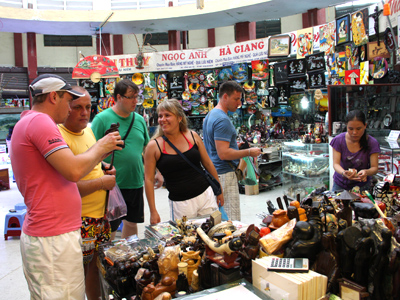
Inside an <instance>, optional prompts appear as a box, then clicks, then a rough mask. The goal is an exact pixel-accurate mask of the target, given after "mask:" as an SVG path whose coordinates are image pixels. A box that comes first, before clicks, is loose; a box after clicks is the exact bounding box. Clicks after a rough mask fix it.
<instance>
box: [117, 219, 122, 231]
mask: <svg viewBox="0 0 400 300" xmlns="http://www.w3.org/2000/svg"><path fill="white" fill-rule="evenodd" d="M122 227H124V222H122V221H121V224H119V227H118V229H117V231H122Z"/></svg>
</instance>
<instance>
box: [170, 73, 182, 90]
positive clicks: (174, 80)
mask: <svg viewBox="0 0 400 300" xmlns="http://www.w3.org/2000/svg"><path fill="white" fill-rule="evenodd" d="M168 80H169V88H170V89H182V88H183V74H182V72H171V73H169V74H168Z"/></svg>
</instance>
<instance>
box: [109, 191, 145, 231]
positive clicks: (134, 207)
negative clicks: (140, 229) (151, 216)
mask: <svg viewBox="0 0 400 300" xmlns="http://www.w3.org/2000/svg"><path fill="white" fill-rule="evenodd" d="M121 194H122V196H123V197H124V200H125V203H126V207H127V208H128V213H127V215H126V216H125V217H122V218H120V219H117V220H114V221H111V222H110V224H111V231H112V232H114V231H117V229H118V227H119V225H120V224H121V221H122V220H127V221H129V222H132V223H143V222H144V200H143V187H141V188H138V189H121Z"/></svg>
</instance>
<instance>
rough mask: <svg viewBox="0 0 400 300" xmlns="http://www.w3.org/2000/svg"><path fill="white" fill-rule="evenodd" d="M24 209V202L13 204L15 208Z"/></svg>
mask: <svg viewBox="0 0 400 300" xmlns="http://www.w3.org/2000/svg"><path fill="white" fill-rule="evenodd" d="M23 209H26V205H25V203H17V204H15V210H23Z"/></svg>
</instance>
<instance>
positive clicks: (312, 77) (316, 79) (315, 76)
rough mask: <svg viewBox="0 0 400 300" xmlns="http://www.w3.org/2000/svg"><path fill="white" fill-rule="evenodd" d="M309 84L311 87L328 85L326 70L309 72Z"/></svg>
mask: <svg viewBox="0 0 400 300" xmlns="http://www.w3.org/2000/svg"><path fill="white" fill-rule="evenodd" d="M308 86H309V88H310V89H316V88H322V87H326V84H325V72H324V71H319V72H318V71H317V72H313V73H308Z"/></svg>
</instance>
